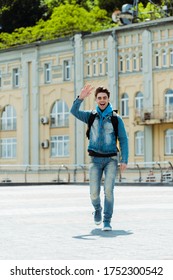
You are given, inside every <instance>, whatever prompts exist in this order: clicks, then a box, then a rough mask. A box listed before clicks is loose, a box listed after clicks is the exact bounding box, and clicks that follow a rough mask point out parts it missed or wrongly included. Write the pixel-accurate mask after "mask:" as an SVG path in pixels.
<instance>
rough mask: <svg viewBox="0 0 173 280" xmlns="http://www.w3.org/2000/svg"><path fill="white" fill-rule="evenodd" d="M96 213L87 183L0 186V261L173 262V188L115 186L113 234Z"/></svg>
mask: <svg viewBox="0 0 173 280" xmlns="http://www.w3.org/2000/svg"><path fill="white" fill-rule="evenodd" d="M102 198H103V197H102ZM92 211H93V208H92V206H91V204H90V199H89V187H88V186H86V185H54V186H53V185H51V186H18V187H14V186H12V187H0V259H1V260H29V259H30V260H37V259H38V260H58V259H59V260H79V259H80V260H92V259H93V260H114V259H116V260H134V259H138V260H141V259H145V260H161V259H164V260H173V242H172V240H173V239H172V236H173V187H141V186H138V187H129V186H128V187H121V186H119V187H116V189H115V211H114V216H113V220H112V226H113V231H112V232H102V230H101V226H99V227H96V226H95V225H94V223H93V216H92Z"/></svg>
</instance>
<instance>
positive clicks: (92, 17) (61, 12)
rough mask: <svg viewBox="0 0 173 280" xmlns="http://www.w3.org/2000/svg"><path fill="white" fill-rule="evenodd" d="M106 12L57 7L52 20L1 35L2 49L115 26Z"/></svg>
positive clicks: (64, 6) (97, 9) (74, 6)
mask: <svg viewBox="0 0 173 280" xmlns="http://www.w3.org/2000/svg"><path fill="white" fill-rule="evenodd" d="M111 22H112V20H111V18H110V17H108V16H107V12H106V11H105V10H101V9H100V8H99V7H94V8H93V9H92V10H91V11H90V12H89V11H87V10H86V9H84V8H83V7H80V6H79V5H77V4H65V5H60V6H59V7H55V8H54V9H53V13H52V15H51V17H50V19H48V20H46V21H44V20H43V19H41V20H40V21H39V22H38V23H37V24H36V25H35V26H33V27H26V28H23V27H22V28H19V29H16V30H15V31H14V32H12V33H11V34H10V36H8V35H9V34H8V35H7V33H1V34H0V48H4V47H10V46H14V45H19V44H25V43H31V42H35V41H38V40H42V41H45V40H51V39H55V38H58V37H63V36H67V35H70V36H72V35H73V34H74V33H76V32H82V31H87V32H88V31H89V32H94V31H99V30H103V29H107V28H109V27H111V26H115V24H112V23H111Z"/></svg>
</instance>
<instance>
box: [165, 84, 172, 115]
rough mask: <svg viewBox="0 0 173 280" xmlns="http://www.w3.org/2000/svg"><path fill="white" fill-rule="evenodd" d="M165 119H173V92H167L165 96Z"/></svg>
mask: <svg viewBox="0 0 173 280" xmlns="http://www.w3.org/2000/svg"><path fill="white" fill-rule="evenodd" d="M165 117H166V119H170V118H173V90H172V89H169V90H167V92H166V94H165Z"/></svg>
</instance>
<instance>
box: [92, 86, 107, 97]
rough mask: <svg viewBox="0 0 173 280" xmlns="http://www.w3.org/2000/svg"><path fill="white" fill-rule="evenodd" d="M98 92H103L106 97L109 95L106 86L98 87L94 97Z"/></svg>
mask: <svg viewBox="0 0 173 280" xmlns="http://www.w3.org/2000/svg"><path fill="white" fill-rule="evenodd" d="M100 92H105V93H106V94H107V96H108V98H109V97H110V92H109V90H108V89H107V88H105V87H98V88H96V90H95V98H96V97H97V94H98V93H100Z"/></svg>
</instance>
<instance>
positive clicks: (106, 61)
mask: <svg viewBox="0 0 173 280" xmlns="http://www.w3.org/2000/svg"><path fill="white" fill-rule="evenodd" d="M105 70H106V71H105V72H106V75H107V74H108V60H107V58H106V59H105Z"/></svg>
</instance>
